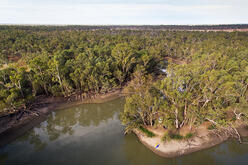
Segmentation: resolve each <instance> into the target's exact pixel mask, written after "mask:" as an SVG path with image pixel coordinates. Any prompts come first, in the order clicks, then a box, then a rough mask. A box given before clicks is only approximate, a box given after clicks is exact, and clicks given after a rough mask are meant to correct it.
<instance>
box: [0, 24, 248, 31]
mask: <svg viewBox="0 0 248 165" xmlns="http://www.w3.org/2000/svg"><path fill="white" fill-rule="evenodd" d="M10 29H12V30H30V31H55V30H58V31H64V30H69V31H71V30H76V31H85V30H156V31H157V30H159V31H161V30H170V31H178V30H183V31H194V30H195V31H197V30H200V31H207V30H210V31H211V30H213V31H214V30H230V29H235V30H237V29H239V30H242V29H248V24H231V25H229V24H226V25H225V24H224V25H102V26H99V25H98V26H97V25H84V26H82V25H64V26H59V25H57V26H55V25H19V26H14V25H1V26H0V30H10Z"/></svg>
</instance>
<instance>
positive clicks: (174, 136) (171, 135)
mask: <svg viewBox="0 0 248 165" xmlns="http://www.w3.org/2000/svg"><path fill="white" fill-rule="evenodd" d="M193 136H194V134H193V133H191V132H190V133H188V134H187V135H186V136H182V135H180V134H178V133H167V132H166V133H165V134H164V136H163V137H162V138H161V140H162V141H170V140H171V139H174V140H183V139H189V138H191V137H193Z"/></svg>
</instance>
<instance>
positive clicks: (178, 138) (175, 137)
mask: <svg viewBox="0 0 248 165" xmlns="http://www.w3.org/2000/svg"><path fill="white" fill-rule="evenodd" d="M170 137H171V139H175V140H182V139H183V136H181V135H179V134H171V135H170Z"/></svg>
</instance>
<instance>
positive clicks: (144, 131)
mask: <svg viewBox="0 0 248 165" xmlns="http://www.w3.org/2000/svg"><path fill="white" fill-rule="evenodd" d="M139 129H140V130H141V131H142V132H143V133H145V134H146V136H147V137H153V136H155V134H154V133H153V132H151V131H149V130H148V129H146V128H144V127H142V126H140V127H139Z"/></svg>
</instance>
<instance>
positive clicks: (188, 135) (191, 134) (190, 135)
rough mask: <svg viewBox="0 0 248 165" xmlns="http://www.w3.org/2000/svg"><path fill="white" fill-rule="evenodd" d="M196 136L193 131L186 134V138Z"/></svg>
mask: <svg viewBox="0 0 248 165" xmlns="http://www.w3.org/2000/svg"><path fill="white" fill-rule="evenodd" d="M193 136H194V134H193V133H191V132H190V133H187V134H186V136H185V137H184V139H190V138H192V137H193Z"/></svg>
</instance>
